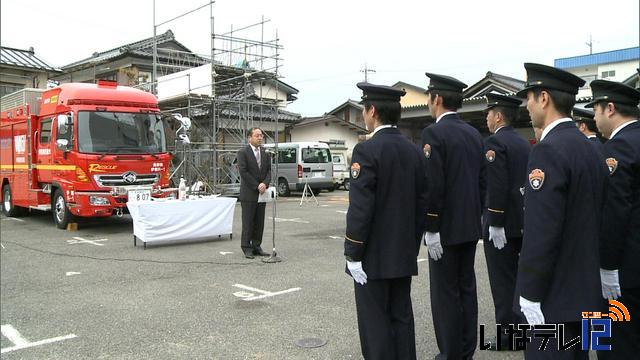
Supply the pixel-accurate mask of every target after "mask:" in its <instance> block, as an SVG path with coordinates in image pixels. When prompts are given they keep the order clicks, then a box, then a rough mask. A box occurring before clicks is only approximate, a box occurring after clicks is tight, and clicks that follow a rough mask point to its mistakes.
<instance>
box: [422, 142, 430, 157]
mask: <svg viewBox="0 0 640 360" xmlns="http://www.w3.org/2000/svg"><path fill="white" fill-rule="evenodd" d="M422 150H423V151H424V156H425V157H426V158H427V159H428V158H430V157H431V145H429V144H424V147H423V148H422Z"/></svg>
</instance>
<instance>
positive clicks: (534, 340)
mask: <svg viewBox="0 0 640 360" xmlns="http://www.w3.org/2000/svg"><path fill="white" fill-rule="evenodd" d="M543 332H544V333H547V334H548V333H549V332H548V331H547V332H545V331H543ZM527 333H528V336H529V337H531V342H530V343H528V344H527V348H526V350H525V351H524V358H525V359H526V360H543V359H545V360H546V359H567V360H589V352H588V351H584V350H582V347H581V344H580V343H578V344H576V345H575V346H574V347H572V348H570V349H568V350H558V339H557V338H555V337H553V338H549V342H548V343H547V345H546V347H545V350H540V345H541V343H542V341H543V340H544V338H543V337H539V336H538V337H536V336H535V332H534V331H528V332H527ZM581 334H582V323H581V322H579V321H576V322H568V323H564V341H569V340H571V339H574V338H576V337H577V336H581Z"/></svg>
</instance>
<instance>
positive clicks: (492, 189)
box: [482, 94, 531, 350]
mask: <svg viewBox="0 0 640 360" xmlns="http://www.w3.org/2000/svg"><path fill="white" fill-rule="evenodd" d="M521 104H522V99H519V98H513V97H509V96H504V95H498V94H487V109H486V110H485V111H486V113H487V127H488V128H489V131H490V132H491V133H492V134H493V135H491V136H489V137H488V138H486V139H485V145H484V151H485V159H486V160H485V165H486V168H487V198H486V201H485V210H484V213H483V216H482V219H483V221H484V224H483V234H484V236H483V238H484V254H485V257H486V260H487V269H488V271H489V284H490V285H491V294H492V296H493V305H494V307H495V316H496V324H502V325H508V324H520V323H522V322H523V321H524V319H523V318H522V317H521V314H516V313H515V312H514V311H513V304H514V299H513V296H514V295H515V289H516V274H517V273H518V257H519V256H520V248H521V247H522V234H523V233H524V227H523V223H524V220H523V217H524V209H523V207H524V197H523V195H524V186H525V182H526V177H527V161H528V160H529V152H530V151H531V147H530V145H529V142H528V141H526V140H525V139H524V138H522V137H521V136H520V135H518V133H516V131H515V130H514V129H513V127H511V124H512V122H513V121H514V120H515V119H516V117H517V114H518V108H519V107H520V105H521ZM506 329H507V328H506V327H503V328H502V329H501V331H500V333H499V334H497V335H498V336H497V337H496V340H495V341H491V343H490V347H489V349H490V350H503V349H508V348H509V336H508V334H507V333H506V332H505V330H506Z"/></svg>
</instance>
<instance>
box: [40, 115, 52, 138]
mask: <svg viewBox="0 0 640 360" xmlns="http://www.w3.org/2000/svg"><path fill="white" fill-rule="evenodd" d="M51 123H52V119H47V120H43V121H42V122H41V123H40V144H48V143H49V141H51Z"/></svg>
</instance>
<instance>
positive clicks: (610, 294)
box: [587, 80, 640, 359]
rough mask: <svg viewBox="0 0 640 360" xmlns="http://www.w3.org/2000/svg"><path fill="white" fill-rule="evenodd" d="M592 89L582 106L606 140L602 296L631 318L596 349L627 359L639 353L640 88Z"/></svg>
mask: <svg viewBox="0 0 640 360" xmlns="http://www.w3.org/2000/svg"><path fill="white" fill-rule="evenodd" d="M591 90H592V92H593V101H592V102H590V103H589V104H587V107H593V110H594V112H595V119H596V123H597V125H598V128H599V129H600V131H601V132H602V134H603V135H604V136H605V137H606V138H608V139H609V140H608V141H607V142H606V143H605V144H604V151H605V157H606V164H607V167H608V168H609V173H610V175H609V185H608V187H607V195H606V198H605V205H604V210H603V218H602V230H601V232H600V278H601V285H602V296H603V297H604V298H605V299H608V300H617V301H619V302H620V303H622V305H623V306H625V307H626V308H627V310H628V311H629V314H630V316H631V321H624V320H623V319H621V320H622V321H615V322H612V329H611V333H612V336H611V351H598V358H600V359H632V358H634V357H635V358H637V357H638V354H640V122H638V118H639V117H640V109H638V101H640V91H638V90H636V89H633V88H632V87H629V86H626V85H624V84H621V83H617V82H612V81H606V80H595V81H593V82H591ZM607 305H609V304H607ZM608 307H609V306H607V307H606V308H605V309H604V311H605V312H608Z"/></svg>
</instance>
